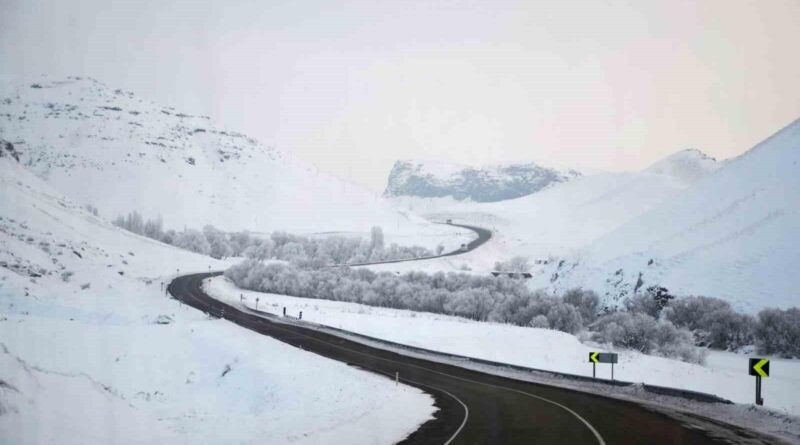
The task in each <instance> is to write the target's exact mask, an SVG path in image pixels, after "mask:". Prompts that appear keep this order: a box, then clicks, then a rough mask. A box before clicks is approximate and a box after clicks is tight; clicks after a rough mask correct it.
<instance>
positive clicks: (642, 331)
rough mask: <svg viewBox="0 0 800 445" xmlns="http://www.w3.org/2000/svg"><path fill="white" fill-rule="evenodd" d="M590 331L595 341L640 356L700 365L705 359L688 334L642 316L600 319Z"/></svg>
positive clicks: (623, 314) (617, 314) (622, 314)
mask: <svg viewBox="0 0 800 445" xmlns="http://www.w3.org/2000/svg"><path fill="white" fill-rule="evenodd" d="M591 328H592V330H593V331H594V335H593V336H592V338H593V339H594V340H595V341H599V342H602V343H610V344H612V345H614V346H618V347H623V348H628V349H633V350H636V351H639V352H641V353H643V354H658V355H661V356H664V357H669V358H679V359H681V360H684V361H689V362H693V363H702V361H703V360H704V358H705V356H704V354H703V353H702V351H699V350H697V348H695V347H694V343H693V341H692V334H691V333H690V332H689V331H687V330H686V329H679V328H677V327H675V325H673V324H672V323H671V322H669V321H660V320H656V319H655V318H653V317H651V316H649V315H646V314H643V313H631V312H615V313H613V314H608V315H605V316H602V317H600V318H599V319H598V320H597V321H596V322H594V323H593V324H592V326H591Z"/></svg>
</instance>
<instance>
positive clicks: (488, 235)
mask: <svg viewBox="0 0 800 445" xmlns="http://www.w3.org/2000/svg"><path fill="white" fill-rule="evenodd" d="M438 224H445V225H448V226H455V227H461V228H464V229H467V230H471V231H473V232H475V233H476V234H477V235H478V237H477V238H475V239H474V240H472V241H470V242H469V243H467V245H466V247H464V248H463V249H456V250H454V251H452V252H448V253H443V254H441V255H431V256H425V257H420V258H405V259H402V260H386V261H373V262H367V263H350V264H337V265H336V266H334V267H337V266H371V265H374V264H392V263H405V262H407V261H420V260H432V259H434V258H444V257H448V256H456V255H462V254H465V253H467V252H472V251H473V250H475V249H477V248H478V247H480V246H481V245H483V244H484V243H486V242H487V241H489V240H490V239H492V231H491V230H488V229H484V228H482V227H476V226H468V225H466V224H453V223H438Z"/></svg>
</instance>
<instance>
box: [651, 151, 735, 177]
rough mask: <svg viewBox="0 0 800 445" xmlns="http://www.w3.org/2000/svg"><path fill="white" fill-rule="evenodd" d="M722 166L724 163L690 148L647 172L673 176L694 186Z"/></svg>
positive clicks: (662, 161)
mask: <svg viewBox="0 0 800 445" xmlns="http://www.w3.org/2000/svg"><path fill="white" fill-rule="evenodd" d="M721 166H722V163H720V162H717V160H716V159H714V158H712V157H711V156H708V155H707V154H705V153H703V152H702V151H700V150H697V149H695V148H690V149H687V150H682V151H679V152H677V153H673V154H671V155H669V156H667V157H666V158H664V159H662V160H660V161H658V162H656V163H655V164H653V165H651V166H650V167H648V168H647V169H646V170H645V172H648V173H657V174H662V175H667V176H671V177H673V178H675V179H677V180H679V181H683V182H685V183H686V184H692V183H694V182H697V181H699V180H701V179H703V178H705V177H706V176H707V175H708V174H709V173H713V172H715V171H717V170H718V169H719V168H720V167H721Z"/></svg>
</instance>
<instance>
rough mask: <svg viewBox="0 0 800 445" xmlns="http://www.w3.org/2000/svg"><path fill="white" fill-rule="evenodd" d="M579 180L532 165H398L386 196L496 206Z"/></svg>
mask: <svg viewBox="0 0 800 445" xmlns="http://www.w3.org/2000/svg"><path fill="white" fill-rule="evenodd" d="M577 176H580V174H579V173H577V172H575V171H573V170H570V171H569V172H566V173H564V172H559V171H556V170H553V169H549V168H545V167H541V166H539V165H536V164H534V163H529V164H505V165H493V166H487V167H482V168H474V167H467V166H463V165H457V164H446V163H438V162H419V161H397V162H395V164H394V167H392V171H391V173H390V174H389V182H388V184H387V186H386V191H385V192H384V194H385V195H386V196H418V197H423V198H440V197H446V196H451V197H453V198H455V199H459V200H464V199H469V200H472V201H475V202H495V201H503V200H506V199H514V198H519V197H521V196H525V195H530V194H531V193H535V192H537V191H539V190H541V189H543V188H545V187H547V186H549V185H550V184H553V183H558V182H566V181H569V180H570V179H572V178H575V177H577Z"/></svg>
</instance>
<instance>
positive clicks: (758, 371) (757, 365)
mask: <svg viewBox="0 0 800 445" xmlns="http://www.w3.org/2000/svg"><path fill="white" fill-rule="evenodd" d="M750 375H755V376H759V377H769V359H768V358H751V359H750Z"/></svg>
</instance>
